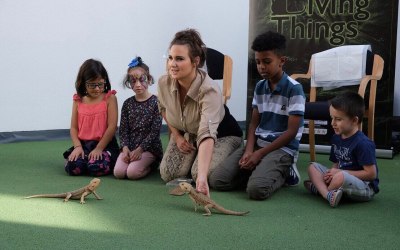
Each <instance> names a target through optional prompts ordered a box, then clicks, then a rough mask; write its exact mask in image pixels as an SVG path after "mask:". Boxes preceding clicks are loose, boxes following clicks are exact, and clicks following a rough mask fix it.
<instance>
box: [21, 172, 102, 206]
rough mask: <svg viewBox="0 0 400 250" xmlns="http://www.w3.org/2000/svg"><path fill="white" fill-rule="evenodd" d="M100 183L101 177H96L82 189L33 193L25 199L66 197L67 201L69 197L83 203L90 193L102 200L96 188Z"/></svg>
mask: <svg viewBox="0 0 400 250" xmlns="http://www.w3.org/2000/svg"><path fill="white" fill-rule="evenodd" d="M99 185H100V179H99V178H94V179H92V180H91V181H90V183H89V184H88V185H86V186H84V187H82V188H80V189H77V190H74V191H71V192H66V193H60V194H37V195H32V196H28V197H25V199H30V198H64V202H67V201H68V200H69V199H74V200H78V199H79V200H80V203H81V204H84V203H85V197H86V196H88V195H89V194H93V195H94V196H95V197H96V199H98V200H102V198H101V197H100V196H99V195H98V194H97V193H96V188H98V187H99Z"/></svg>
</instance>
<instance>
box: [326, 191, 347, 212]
mask: <svg viewBox="0 0 400 250" xmlns="http://www.w3.org/2000/svg"><path fill="white" fill-rule="evenodd" d="M342 195H343V190H342V189H341V188H339V189H336V190H332V191H329V192H328V194H327V195H326V199H327V200H328V202H329V205H331V207H337V206H338V205H339V202H340V199H342Z"/></svg>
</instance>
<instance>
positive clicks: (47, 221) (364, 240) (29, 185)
mask: <svg viewBox="0 0 400 250" xmlns="http://www.w3.org/2000/svg"><path fill="white" fill-rule="evenodd" d="M69 145H70V142H69V141H51V142H24V143H11V144H0V169H1V177H0V211H1V212H0V249H85V248H86V249H112V248H114V249H398V246H399V244H400V238H399V237H398V233H399V232H400V213H399V208H400V198H399V193H400V189H399V184H398V183H399V176H400V161H399V160H400V157H399V156H397V157H396V158H395V159H393V160H388V159H378V164H379V167H380V179H381V186H380V188H381V192H380V193H379V194H378V195H377V196H376V197H375V198H374V200H373V201H372V202H368V203H348V202H343V203H341V204H340V205H339V207H338V208H335V209H333V208H330V207H329V205H328V203H327V202H326V201H324V200H323V199H322V198H317V197H316V196H313V195H311V194H309V193H308V192H307V191H306V190H305V189H304V187H303V186H302V185H299V186H297V187H285V188H282V189H281V190H279V191H278V192H277V193H276V194H274V195H273V196H272V197H271V198H270V199H269V200H266V201H253V200H249V199H248V198H247V196H246V194H245V192H241V191H237V192H226V193H224V192H214V191H211V195H212V198H213V199H214V200H215V201H217V202H218V203H220V204H221V205H223V206H224V207H226V208H228V209H231V210H237V211H246V210H250V214H248V215H246V216H243V217H239V216H228V215H222V214H218V213H213V215H212V216H210V217H205V216H203V215H202V213H203V210H202V209H200V210H198V211H197V212H194V209H193V208H194V207H193V205H192V203H191V200H190V199H189V198H188V197H186V196H181V197H175V196H170V195H168V189H167V188H166V186H165V184H164V183H163V182H162V180H161V179H160V177H159V174H158V173H157V172H154V173H152V175H151V176H149V177H147V178H145V179H143V180H139V181H128V180H116V179H114V178H113V177H112V176H107V177H101V179H102V183H101V185H100V187H99V189H98V193H99V195H100V196H102V197H103V198H104V200H101V201H98V200H96V199H95V197H94V196H92V195H91V196H88V198H87V200H86V204H84V205H81V204H79V202H78V201H76V200H71V201H69V202H68V203H64V202H62V199H45V198H38V199H23V197H24V196H28V195H32V194H38V193H60V192H65V191H71V190H74V189H76V188H79V187H81V186H84V185H86V184H87V183H88V182H89V180H90V179H91V177H70V176H67V175H66V173H65V172H64V169H63V164H64V163H63V159H62V155H61V154H62V152H63V151H64V150H65V149H66V148H67V147H68V146H69ZM308 159H309V157H308V155H306V154H301V155H300V160H299V168H300V169H299V170H300V173H301V175H302V177H303V179H305V178H306V172H305V169H306V165H307V162H308ZM318 159H319V160H320V161H321V162H323V163H326V164H328V160H327V156H326V155H318Z"/></svg>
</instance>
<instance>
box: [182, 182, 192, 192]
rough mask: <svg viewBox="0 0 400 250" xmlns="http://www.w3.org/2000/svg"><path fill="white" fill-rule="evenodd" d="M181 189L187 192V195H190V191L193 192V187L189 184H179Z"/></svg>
mask: <svg viewBox="0 0 400 250" xmlns="http://www.w3.org/2000/svg"><path fill="white" fill-rule="evenodd" d="M179 187H180V188H181V189H182V190H183V191H184V192H185V193H189V192H190V190H192V188H193V187H192V185H190V184H189V183H187V182H181V183H179Z"/></svg>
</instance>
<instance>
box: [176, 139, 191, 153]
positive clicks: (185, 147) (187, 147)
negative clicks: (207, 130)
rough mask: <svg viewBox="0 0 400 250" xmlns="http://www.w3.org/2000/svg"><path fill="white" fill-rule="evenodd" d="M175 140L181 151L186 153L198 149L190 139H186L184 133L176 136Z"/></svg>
mask: <svg viewBox="0 0 400 250" xmlns="http://www.w3.org/2000/svg"><path fill="white" fill-rule="evenodd" d="M175 142H176V146H177V147H178V149H179V151H181V152H182V153H184V154H189V153H191V152H192V151H194V150H196V148H195V147H194V146H193V145H192V144H190V143H189V142H188V141H186V139H185V138H184V137H183V136H182V135H179V136H177V137H176V138H175Z"/></svg>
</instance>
